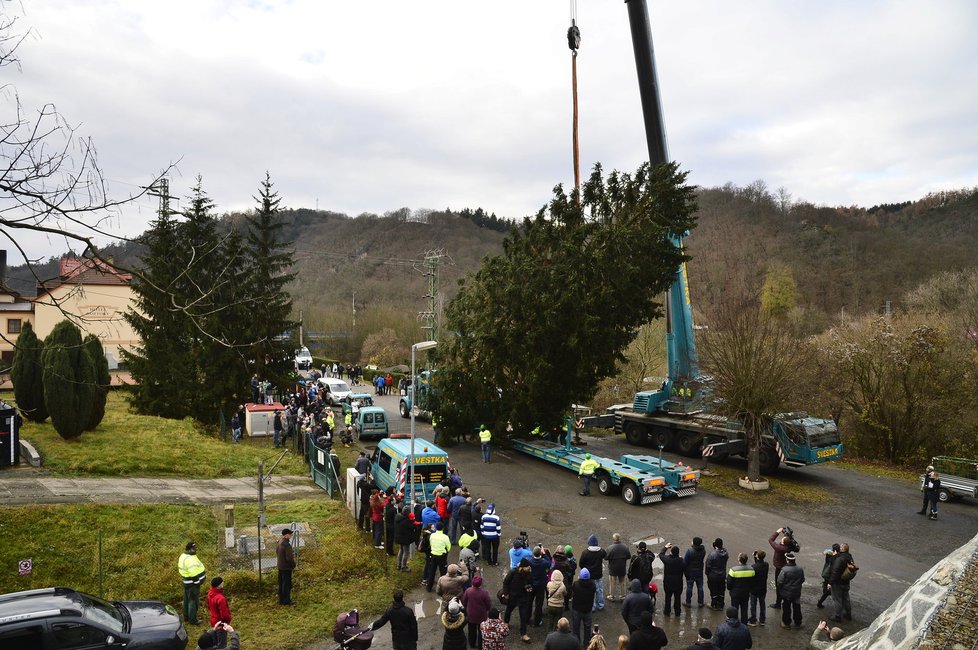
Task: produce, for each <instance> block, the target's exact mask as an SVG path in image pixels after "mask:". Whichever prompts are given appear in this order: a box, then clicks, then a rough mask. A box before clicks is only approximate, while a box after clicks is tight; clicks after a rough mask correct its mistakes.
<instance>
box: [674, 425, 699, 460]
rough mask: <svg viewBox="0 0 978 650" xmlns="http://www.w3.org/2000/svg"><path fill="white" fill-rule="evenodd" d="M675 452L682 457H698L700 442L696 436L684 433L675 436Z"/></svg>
mask: <svg viewBox="0 0 978 650" xmlns="http://www.w3.org/2000/svg"><path fill="white" fill-rule="evenodd" d="M676 451H678V452H679V453H680V454H682V455H683V456H699V455H700V441H699V438H698V437H697V436H696V434H693V433H690V432H688V431H684V432H682V433H680V434H679V435H678V436H676Z"/></svg>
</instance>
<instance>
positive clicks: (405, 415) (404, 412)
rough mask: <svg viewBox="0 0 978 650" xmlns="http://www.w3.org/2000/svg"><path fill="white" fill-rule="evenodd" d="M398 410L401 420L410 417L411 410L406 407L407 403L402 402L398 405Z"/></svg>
mask: <svg viewBox="0 0 978 650" xmlns="http://www.w3.org/2000/svg"><path fill="white" fill-rule="evenodd" d="M398 409H399V410H400V411H401V417H402V418H405V419H406V418H409V417H411V409H409V408H408V407H407V402H403V401H402V402H401V404H400V406H399V407H398Z"/></svg>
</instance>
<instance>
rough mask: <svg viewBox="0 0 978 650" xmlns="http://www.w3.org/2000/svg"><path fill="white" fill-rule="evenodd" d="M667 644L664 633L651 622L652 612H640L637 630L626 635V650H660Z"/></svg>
mask: <svg viewBox="0 0 978 650" xmlns="http://www.w3.org/2000/svg"><path fill="white" fill-rule="evenodd" d="M668 643H669V639H668V638H667V637H666V633H665V632H663V631H662V628H661V627H656V626H655V623H654V622H653V621H652V612H642V620H641V622H640V623H639V626H638V629H637V630H635V631H634V632H632V633H631V634H630V635H628V650H661V649H662V648H664V647H665V646H666V645H667V644H668Z"/></svg>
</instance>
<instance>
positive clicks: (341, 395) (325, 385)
mask: <svg viewBox="0 0 978 650" xmlns="http://www.w3.org/2000/svg"><path fill="white" fill-rule="evenodd" d="M317 381H318V382H319V385H320V386H321V387H322V389H323V401H324V402H326V403H327V404H329V405H330V406H339V404H340V402H342V401H343V400H345V399H346V398H348V397H349V396H350V393H352V392H353V391H352V390H350V385H349V384H348V383H346V382H345V381H343V380H342V379H336V378H335V377H320V378H319V379H317Z"/></svg>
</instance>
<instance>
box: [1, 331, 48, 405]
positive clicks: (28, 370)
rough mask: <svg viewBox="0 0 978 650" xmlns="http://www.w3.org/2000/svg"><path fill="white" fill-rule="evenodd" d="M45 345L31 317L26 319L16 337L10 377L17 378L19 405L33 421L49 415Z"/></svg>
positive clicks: (15, 389) (15, 394) (16, 396)
mask: <svg viewBox="0 0 978 650" xmlns="http://www.w3.org/2000/svg"><path fill="white" fill-rule="evenodd" d="M43 349H44V348H43V346H42V344H41V342H40V341H39V340H38V338H37V334H35V333H34V327H33V326H32V325H31V324H30V321H28V322H26V323H24V325H23V327H22V328H21V330H20V335H19V336H18V337H17V350H16V352H15V353H14V363H13V367H12V368H11V369H10V378H11V380H12V381H13V382H14V398H15V399H16V400H17V408H18V409H20V412H21V413H22V414H23V416H24V417H25V418H27V419H28V420H30V421H32V422H44V421H45V420H47V419H48V410H47V407H46V406H45V405H44V366H43V365H42V364H41V352H42V351H43Z"/></svg>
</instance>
